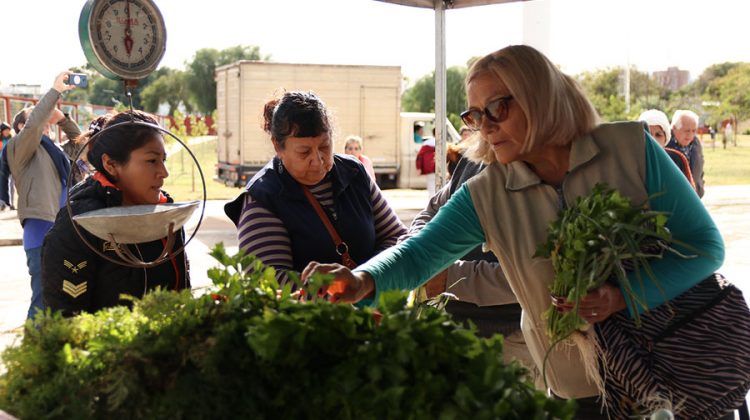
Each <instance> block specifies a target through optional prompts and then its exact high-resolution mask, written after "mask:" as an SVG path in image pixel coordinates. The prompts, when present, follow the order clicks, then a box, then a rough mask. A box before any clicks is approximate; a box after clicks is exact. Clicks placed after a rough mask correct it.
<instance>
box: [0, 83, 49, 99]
mask: <svg viewBox="0 0 750 420" xmlns="http://www.w3.org/2000/svg"><path fill="white" fill-rule="evenodd" d="M0 95H8V96H22V97H24V98H38V97H40V96H42V86H41V85H27V84H10V85H3V86H0Z"/></svg>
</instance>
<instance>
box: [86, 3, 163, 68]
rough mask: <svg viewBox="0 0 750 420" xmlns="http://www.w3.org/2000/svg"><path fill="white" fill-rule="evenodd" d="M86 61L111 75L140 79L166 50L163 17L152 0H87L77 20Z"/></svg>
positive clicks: (156, 63)
mask: <svg viewBox="0 0 750 420" xmlns="http://www.w3.org/2000/svg"><path fill="white" fill-rule="evenodd" d="M79 35H80V38H81V45H82V46H83V50H84V53H85V54H86V58H87V59H88V60H89V62H90V63H91V64H92V65H93V66H94V67H95V68H96V69H97V70H99V71H100V72H101V73H102V74H103V75H105V76H106V77H109V78H111V79H125V80H137V79H142V78H144V77H146V76H148V75H149V74H151V72H153V71H154V70H156V67H157V66H158V65H159V62H160V61H161V59H162V57H163V56H164V52H165V50H166V43H167V32H166V28H165V26H164V18H163V17H162V15H161V12H159V9H158V8H157V7H156V5H155V4H154V3H153V2H152V1H151V0H89V1H88V2H87V3H86V5H85V6H84V8H83V11H82V12H81V20H80V22H79Z"/></svg>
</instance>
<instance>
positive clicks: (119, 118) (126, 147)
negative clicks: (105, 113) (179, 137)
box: [86, 110, 161, 182]
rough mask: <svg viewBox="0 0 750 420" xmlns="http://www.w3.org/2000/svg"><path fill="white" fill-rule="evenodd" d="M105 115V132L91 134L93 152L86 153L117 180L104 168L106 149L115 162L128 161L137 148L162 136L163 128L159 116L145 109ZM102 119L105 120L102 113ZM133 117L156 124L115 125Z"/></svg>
mask: <svg viewBox="0 0 750 420" xmlns="http://www.w3.org/2000/svg"><path fill="white" fill-rule="evenodd" d="M104 119H105V120H106V121H105V122H104V125H103V126H102V128H101V132H96V133H93V134H91V137H92V139H93V140H92V141H91V143H89V152H88V154H87V155H86V156H87V158H88V161H89V163H90V164H91V165H93V166H94V168H96V170H97V171H99V172H101V173H102V174H104V176H106V177H107V179H109V180H110V181H112V182H115V181H116V180H114V179H112V178H111V175H110V174H109V173H107V171H106V170H105V169H104V163H103V162H102V155H104V154H105V153H106V154H107V156H109V157H110V158H111V159H113V160H114V161H115V162H117V163H119V164H122V165H124V164H126V163H128V161H129V160H130V153H131V152H132V151H133V150H135V149H139V148H141V147H143V145H145V144H146V143H148V142H149V141H151V140H153V139H154V138H155V137H158V136H161V131H159V129H158V128H156V126H158V122H157V121H156V119H155V118H154V117H152V116H151V115H149V114H147V113H145V112H142V111H137V110H134V111H124V112H121V113H119V114H116V115H112V116H110V117H108V118H107V117H105V118H104ZM98 121H101V117H100V119H98ZM129 121H135V122H141V123H148V124H153V125H154V127H150V126H147V125H142V124H122V125H119V126H117V127H113V126H114V125H116V124H120V123H125V122H129ZM110 127H112V128H110ZM90 131H91V130H90ZM94 134H96V135H94Z"/></svg>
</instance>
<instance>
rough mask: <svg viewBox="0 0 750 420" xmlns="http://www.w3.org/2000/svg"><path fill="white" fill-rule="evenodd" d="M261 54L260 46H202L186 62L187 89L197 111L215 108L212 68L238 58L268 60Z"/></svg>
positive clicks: (208, 110)
mask: <svg viewBox="0 0 750 420" xmlns="http://www.w3.org/2000/svg"><path fill="white" fill-rule="evenodd" d="M270 58H271V56H270V55H266V56H262V55H261V53H260V47H256V46H248V45H236V46H234V47H230V48H226V49H224V50H217V49H215V48H202V49H200V50H198V51H196V53H195V55H194V56H193V58H192V59H191V60H190V61H189V62H187V63H186V67H187V75H186V83H187V89H188V92H189V95H190V98H191V99H192V101H193V103H194V104H195V107H196V108H197V110H198V111H200V112H202V113H204V114H208V113H210V112H211V111H213V110H214V109H216V80H215V79H214V70H216V67H218V66H222V65H224V64H229V63H233V62H235V61H238V60H270Z"/></svg>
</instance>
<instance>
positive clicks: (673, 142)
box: [667, 109, 704, 198]
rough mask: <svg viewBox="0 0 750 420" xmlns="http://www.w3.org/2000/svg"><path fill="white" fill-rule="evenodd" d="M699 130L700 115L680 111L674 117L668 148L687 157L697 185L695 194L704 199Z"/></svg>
mask: <svg viewBox="0 0 750 420" xmlns="http://www.w3.org/2000/svg"><path fill="white" fill-rule="evenodd" d="M697 130H698V114H696V113H695V112H693V111H689V110H685V109H678V110H677V111H675V112H674V114H673V115H672V138H671V139H670V140H669V142H668V143H667V147H669V148H671V149H675V150H677V151H679V152H680V153H682V154H683V155H685V157H686V158H687V160H688V163H689V165H690V172H691V173H692V175H693V181H694V183H695V192H696V193H698V197H701V198H702V197H703V193H704V191H703V145H702V144H701V142H700V140H698V137H697V136H696V135H695V133H696V132H697Z"/></svg>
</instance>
